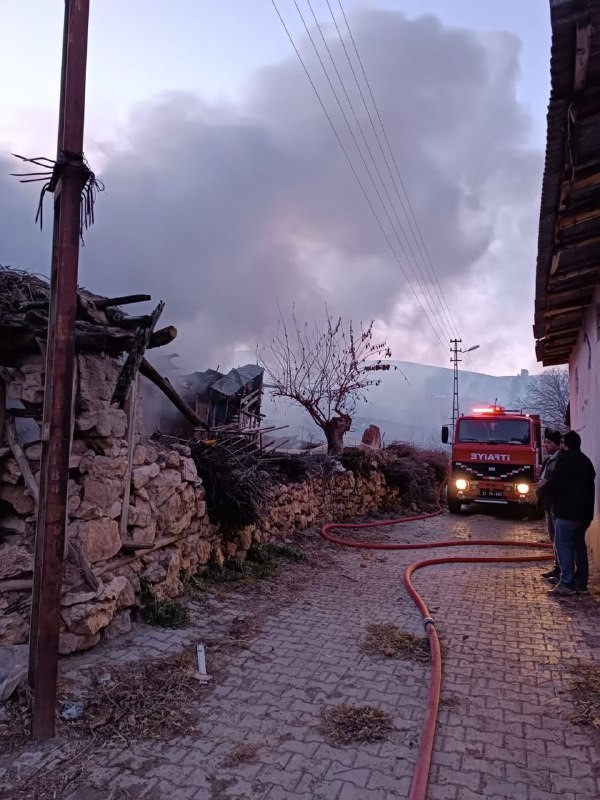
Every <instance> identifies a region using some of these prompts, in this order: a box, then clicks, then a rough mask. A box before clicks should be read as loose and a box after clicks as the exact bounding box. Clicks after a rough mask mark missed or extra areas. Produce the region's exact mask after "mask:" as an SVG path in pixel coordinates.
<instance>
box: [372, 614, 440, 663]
mask: <svg viewBox="0 0 600 800" xmlns="http://www.w3.org/2000/svg"><path fill="white" fill-rule="evenodd" d="M360 649H361V650H362V652H363V653H366V654H367V655H370V656H385V657H386V658H404V659H410V660H412V661H419V662H427V661H429V640H428V639H424V638H423V637H422V636H415V635H414V634H412V633H408V631H402V630H400V628H398V627H396V625H394V624H392V623H391V622H374V623H372V624H371V625H369V626H368V627H367V636H366V638H365V640H364V642H362V644H361V646H360Z"/></svg>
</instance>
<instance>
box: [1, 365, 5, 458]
mask: <svg viewBox="0 0 600 800" xmlns="http://www.w3.org/2000/svg"><path fill="white" fill-rule="evenodd" d="M5 424H6V383H5V381H4V379H3V378H2V377H0V447H1V446H2V444H3V442H4V426H5Z"/></svg>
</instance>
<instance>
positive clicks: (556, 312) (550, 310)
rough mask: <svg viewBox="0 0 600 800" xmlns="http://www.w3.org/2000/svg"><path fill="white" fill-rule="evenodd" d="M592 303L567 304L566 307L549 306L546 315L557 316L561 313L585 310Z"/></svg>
mask: <svg viewBox="0 0 600 800" xmlns="http://www.w3.org/2000/svg"><path fill="white" fill-rule="evenodd" d="M589 306H590V304H589V303H587V304H586V305H576V306H565V307H564V308H547V309H546V311H545V312H544V313H545V316H546V317H557V316H559V315H560V314H571V313H575V312H578V311H585V309H586V308H589Z"/></svg>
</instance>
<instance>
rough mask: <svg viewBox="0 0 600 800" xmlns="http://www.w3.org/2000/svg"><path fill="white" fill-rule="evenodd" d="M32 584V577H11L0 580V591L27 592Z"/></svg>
mask: <svg viewBox="0 0 600 800" xmlns="http://www.w3.org/2000/svg"><path fill="white" fill-rule="evenodd" d="M32 586H33V578H12V579H9V580H4V581H0V592H27V591H31V588H32Z"/></svg>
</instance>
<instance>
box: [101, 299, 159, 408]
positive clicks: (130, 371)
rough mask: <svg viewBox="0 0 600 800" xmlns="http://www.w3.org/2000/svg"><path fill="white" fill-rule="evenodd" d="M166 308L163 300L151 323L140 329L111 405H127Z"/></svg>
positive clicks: (156, 309)
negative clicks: (155, 329) (130, 391)
mask: <svg viewBox="0 0 600 800" xmlns="http://www.w3.org/2000/svg"><path fill="white" fill-rule="evenodd" d="M164 307H165V304H164V302H163V301H162V300H161V301H160V303H159V304H158V305H157V306H156V308H155V309H154V311H153V312H152V314H151V315H150V322H149V323H148V325H146V326H145V327H143V328H140V329H139V330H138V332H137V333H136V336H135V342H134V344H133V347H132V348H131V350H130V351H129V355H128V356H127V358H126V360H125V363H124V364H123V367H122V368H121V372H120V374H119V377H118V379H117V385H116V387H115V390H114V392H113V396H112V399H111V401H110V402H111V404H112V403H114V404H115V405H117V406H119V407H120V408H122V407H123V406H124V405H125V401H126V399H127V395H128V394H129V387H130V386H131V383H132V381H133V380H134V378H135V376H136V375H137V373H138V370H139V368H140V363H141V362H142V359H143V358H144V353H145V352H146V348H147V347H148V343H149V341H150V337H151V336H152V333H153V332H154V327H155V325H156V323H157V322H158V318H159V317H160V315H161V314H162V312H163V309H164Z"/></svg>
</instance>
